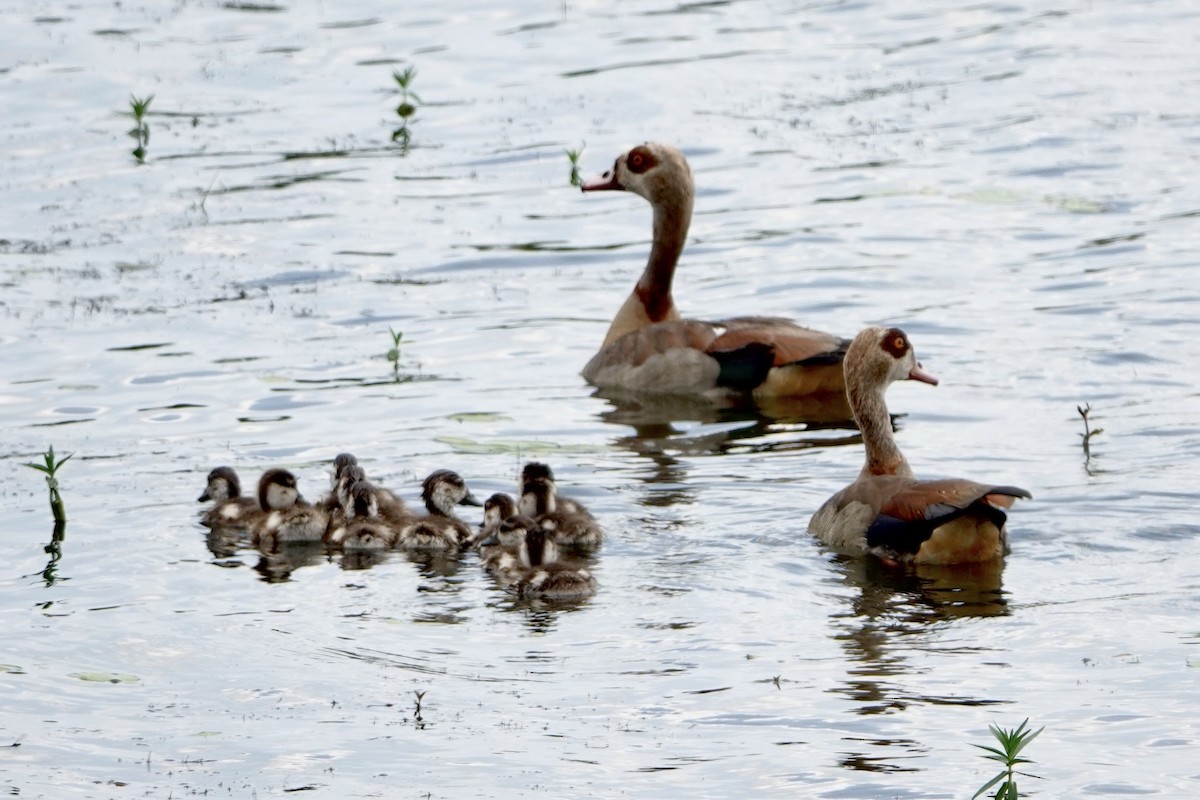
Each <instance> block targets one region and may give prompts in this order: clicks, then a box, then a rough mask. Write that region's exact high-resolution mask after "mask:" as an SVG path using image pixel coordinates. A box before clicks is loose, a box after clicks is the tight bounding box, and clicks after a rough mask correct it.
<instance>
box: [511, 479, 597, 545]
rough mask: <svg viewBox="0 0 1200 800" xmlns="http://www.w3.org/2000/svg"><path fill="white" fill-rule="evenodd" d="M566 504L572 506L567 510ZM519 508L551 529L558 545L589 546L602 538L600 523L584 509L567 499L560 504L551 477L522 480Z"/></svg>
mask: <svg viewBox="0 0 1200 800" xmlns="http://www.w3.org/2000/svg"><path fill="white" fill-rule="evenodd" d="M569 507H574V508H575V510H574V511H569V510H567V509H568V508H569ZM520 510H521V513H522V514H525V515H527V516H530V517H533V519H534V520H535V521H536V522H537V524H538V526H539V527H541V528H543V529H544V530H547V531H551V532H553V533H554V538H555V540H556V542H557V543H558V544H560V545H564V546H569V547H580V548H587V549H591V548H594V547H598V546H599V545H600V542H601V541H602V540H603V539H604V531H603V529H602V528H601V527H600V523H598V522H596V518H595V517H593V516H592V515H591V514H589V513H588V512H587V510H586V509H584V508H583V507H582V506H580V505H579V504H578V503H573V502H572V501H570V500H566V501H564V502H562V504H561V505H560V500H559V498H558V494H557V492H556V491H555V486H554V480H553V478H530V479H528V480H526V481H525V482H524V484H523V485H522V486H521V503H520Z"/></svg>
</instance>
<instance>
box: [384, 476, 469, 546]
mask: <svg viewBox="0 0 1200 800" xmlns="http://www.w3.org/2000/svg"><path fill="white" fill-rule="evenodd" d="M421 498H422V499H423V500H424V501H425V508H426V509H427V510H428V511H429V513H428V514H426V515H425V516H423V517H416V518H412V519H410V520H409V521H408V522H407V523H405V524H403V525H401V526H400V527H399V530H398V532H397V541H396V547H398V548H400V549H402V550H457V549H459V548H460V547H462V545H463V544H465V543H466V542H467V541H469V540H470V538H471V527H470V526H469V525H467V523H465V522H463V521H462V520H461V519H459V518H458V517H456V516H454V507H455V506H456V505H465V506H477V505H480V502H479V501H478V500H476V499H475V496H474V495H473V494H471V491H470V490H469V489H468V488H467V483H466V481H464V480H463V479H462V476H461V475H459V474H458V473H457V472H452V471H451V470H448V469H439V470H436V471H434V472H432V473H430V474H429V477H427V478H426V479H425V481H424V483H423V484H422V485H421Z"/></svg>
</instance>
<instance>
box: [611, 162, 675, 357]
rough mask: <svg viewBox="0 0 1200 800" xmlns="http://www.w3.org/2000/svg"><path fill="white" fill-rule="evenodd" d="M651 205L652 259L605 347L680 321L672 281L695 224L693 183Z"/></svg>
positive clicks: (612, 329) (615, 321)
mask: <svg viewBox="0 0 1200 800" xmlns="http://www.w3.org/2000/svg"><path fill="white" fill-rule="evenodd" d="M651 202H652V205H653V207H654V225H653V229H652V230H653V236H654V239H653V242H652V244H651V245H650V258H649V259H648V260H647V261H646V268H645V269H644V270H643V271H642V276H641V277H640V278H639V279H638V282H637V285H636V286H635V287H634V289H633V292H632V293H631V294H630V295H629V299H627V300H626V301H625V305H624V306H622V307H621V310H620V311H619V312H617V316H616V318H615V319H614V320H613V323H612V325H611V326H610V327H609V329H608V334H607V335H606V336H605V337H604V343H605V344H609V343H610V342H612V341H614V340H616V339H618V338H620V337H621V336H624V335H625V334H627V333H629V332H630V331H634V330H637V329H639V328H642V327H645V326H646V325H651V324H653V323H655V322H663V321H664V320H672V319H679V311H678V310H677V309H676V308H675V299H674V298H673V297H672V296H671V282H672V281H673V280H674V278H675V266H676V265H677V264H678V263H679V256H680V255H681V254H682V253H683V246H684V243H685V242H686V241H687V234H688V228H689V227H690V226H691V224H692V194H691V186H690V184H689V185H688V186H687V187H686V191H680V192H678V193H675V192H672V193H670V194H669V196H668V197H667V198H665V199H664V198H659V199H658V200H657V202H655V201H651Z"/></svg>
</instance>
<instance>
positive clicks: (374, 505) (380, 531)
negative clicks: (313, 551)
mask: <svg viewBox="0 0 1200 800" xmlns="http://www.w3.org/2000/svg"><path fill="white" fill-rule="evenodd" d="M345 492H346V497H347V501H348V509H347V510H341V511H339V512H338V513H336V514H334V515H333V517H332V518H331V521H330V523H329V533H328V534H327V535H326V537H325V541H326V543H327V544H329V545H331V546H332V547H335V548H340V549H342V550H346V551H351V550H359V551H361V550H390V549H391V548H392V546H393V545H394V544H395V543H396V539H397V537H398V536H399V525H398V524H397V520H396V519H395V518H389V517H385V516H384V515H382V514H381V513H380V497H379V492H380V490H379V489H377V488H376V487H375V486H372V485H371V483H370V482H369V481H366V480H357V481H355V482H354V483H352V484H350V485H349V486H348V487H346V490H345ZM409 519H411V516H410V517H409Z"/></svg>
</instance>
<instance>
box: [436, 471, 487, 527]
mask: <svg viewBox="0 0 1200 800" xmlns="http://www.w3.org/2000/svg"><path fill="white" fill-rule="evenodd" d="M421 499H422V500H424V501H425V508H427V509H429V513H431V514H441V515H443V516H447V517H449V516H452V512H453V510H454V507H455V506H479V505H483V504H482V503H480V502H479V501H478V500H476V499H475V495H473V494H471V490H470V489H468V488H467V482H466V481H464V480H463V479H462V476H461V475H459V474H458V473H457V472H453V471H452V470H448V469H439V470H436V471H434V472H432V473H430V474H429V477H428V478H426V479H425V482H424V483H423V484H421Z"/></svg>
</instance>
